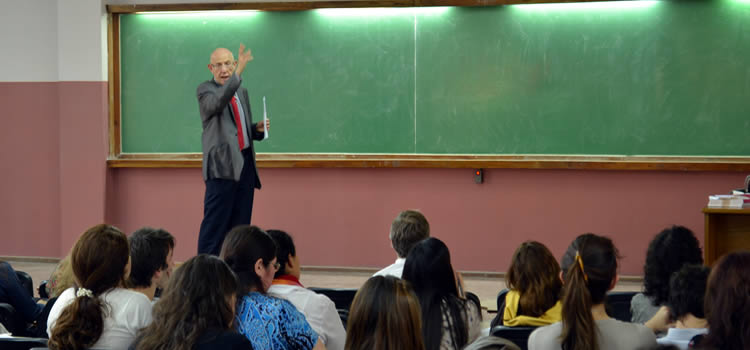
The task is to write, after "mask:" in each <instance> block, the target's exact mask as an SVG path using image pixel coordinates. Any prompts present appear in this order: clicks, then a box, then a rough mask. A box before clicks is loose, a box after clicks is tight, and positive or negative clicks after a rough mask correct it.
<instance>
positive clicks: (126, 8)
mask: <svg viewBox="0 0 750 350" xmlns="http://www.w3.org/2000/svg"><path fill="white" fill-rule="evenodd" d="M591 1H601V0H366V1H311V2H248V3H224V4H220V3H206V4H203V3H195V4H163V5H145V4H144V5H107V12H108V33H107V36H108V39H109V40H108V53H109V62H108V67H109V157H108V159H107V166H108V167H111V168H200V167H201V157H202V155H201V154H200V153H122V138H121V128H120V126H121V123H120V121H121V113H120V110H121V99H120V96H121V95H120V94H121V90H120V37H119V33H120V14H128V13H135V12H156V11H201V10H266V11H298V10H309V9H317V8H362V7H414V6H498V5H512V4H531V3H566V2H591ZM257 161H258V166H259V167H267V168H505V169H582V170H650V171H750V157H705V156H616V155H612V156H607V155H466V154H455V155H451V154H439V155H438V154H348V153H341V154H339V153H334V154H317V153H259V154H258V155H257Z"/></svg>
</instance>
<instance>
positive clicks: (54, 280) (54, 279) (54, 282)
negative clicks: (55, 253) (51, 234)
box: [44, 254, 75, 299]
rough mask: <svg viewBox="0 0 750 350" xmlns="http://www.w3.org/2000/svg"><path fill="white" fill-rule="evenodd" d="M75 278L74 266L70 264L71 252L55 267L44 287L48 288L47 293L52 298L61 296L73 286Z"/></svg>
mask: <svg viewBox="0 0 750 350" xmlns="http://www.w3.org/2000/svg"><path fill="white" fill-rule="evenodd" d="M74 283H75V278H74V277H73V268H72V267H71V266H70V254H68V255H67V256H66V257H65V258H64V259H62V260H60V262H59V263H58V264H57V266H56V267H55V270H54V271H52V274H51V275H50V276H49V279H48V280H47V284H45V286H44V288H46V292H47V295H48V296H49V298H50V299H52V298H56V297H59V296H60V294H62V292H64V291H65V290H66V289H68V288H70V287H72V286H73V284H74Z"/></svg>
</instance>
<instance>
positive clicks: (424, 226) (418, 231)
mask: <svg viewBox="0 0 750 350" xmlns="http://www.w3.org/2000/svg"><path fill="white" fill-rule="evenodd" d="M427 237H430V224H429V223H428V222H427V219H426V218H425V217H424V215H422V213H420V212H418V211H416V210H405V211H402V212H401V213H399V214H398V216H397V217H396V218H395V219H393V222H392V223H391V233H390V238H391V245H393V249H394V250H395V251H396V254H398V257H399V258H406V256H407V255H409V251H410V250H411V248H412V247H413V246H414V245H415V244H417V242H419V241H421V240H423V239H425V238H427Z"/></svg>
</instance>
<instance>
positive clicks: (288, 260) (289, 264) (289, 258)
mask: <svg viewBox="0 0 750 350" xmlns="http://www.w3.org/2000/svg"><path fill="white" fill-rule="evenodd" d="M293 257H294V255H292V253H289V256H287V258H286V266H285V267H287V268H288V269H293V268H294V262H292V258H293Z"/></svg>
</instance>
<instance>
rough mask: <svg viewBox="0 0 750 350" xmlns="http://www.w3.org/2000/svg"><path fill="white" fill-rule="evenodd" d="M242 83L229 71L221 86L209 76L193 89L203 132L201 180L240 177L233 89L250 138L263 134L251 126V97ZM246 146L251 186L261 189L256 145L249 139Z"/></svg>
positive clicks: (240, 168) (259, 138) (241, 161)
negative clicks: (233, 111)
mask: <svg viewBox="0 0 750 350" xmlns="http://www.w3.org/2000/svg"><path fill="white" fill-rule="evenodd" d="M241 82H242V81H241V80H240V78H239V77H238V76H237V74H232V76H231V77H230V78H229V79H228V80H227V81H226V83H224V85H219V84H217V83H216V82H215V81H214V80H213V79H212V80H209V81H206V82H203V83H201V84H200V85H198V89H197V90H196V94H197V96H198V106H199V108H200V114H201V120H202V121H203V135H202V137H201V141H202V144H203V180H208V179H229V180H234V181H239V180H240V174H241V173H242V167H243V165H244V163H245V161H244V158H243V157H242V152H240V145H239V141H237V125H235V122H234V115H233V114H232V110H231V107H230V104H229V102H230V100H231V99H232V96H234V93H235V92H237V96H238V97H239V100H240V103H242V109H243V110H244V112H245V119H246V123H247V126H248V129H249V130H248V133H249V134H250V138H251V139H253V140H262V139H263V133H259V132H258V131H257V130H255V126H254V125H253V117H252V113H251V112H250V98H249V97H248V95H247V90H246V89H244V88H242V87H240V83H241ZM249 147H250V151H251V152H252V162H253V164H252V167H253V171H255V183H254V184H250V185H251V186H252V187H255V188H260V178H259V177H258V169H257V168H256V166H255V148H254V147H253V143H252V142H250V145H249Z"/></svg>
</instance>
